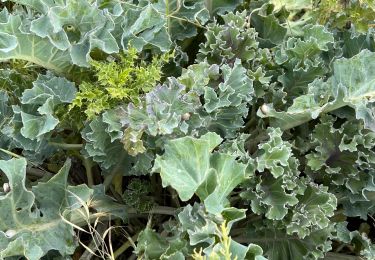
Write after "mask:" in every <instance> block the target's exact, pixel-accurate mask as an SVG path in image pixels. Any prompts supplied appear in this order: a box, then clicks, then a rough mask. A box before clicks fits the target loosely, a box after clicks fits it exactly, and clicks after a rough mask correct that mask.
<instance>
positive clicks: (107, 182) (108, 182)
mask: <svg viewBox="0 0 375 260" xmlns="http://www.w3.org/2000/svg"><path fill="white" fill-rule="evenodd" d="M124 158H125V153H123V154H122V155H121V157H120V160H119V162H120V163H119V164H117V165H116V166H115V168H114V169H113V170H112V171H111V172H110V174H109V175H107V176H106V177H105V179H104V182H103V185H104V188H105V190H107V189H108V187H109V185H111V183H112V180H113V178H114V177H115V175H116V174H118V173H119V171H120V169H121V166H122V164H121V162H122V161H123V160H124Z"/></svg>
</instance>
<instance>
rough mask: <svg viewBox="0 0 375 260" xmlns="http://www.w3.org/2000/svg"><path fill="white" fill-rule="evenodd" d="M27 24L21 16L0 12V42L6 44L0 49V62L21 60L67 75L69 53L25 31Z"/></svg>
mask: <svg viewBox="0 0 375 260" xmlns="http://www.w3.org/2000/svg"><path fill="white" fill-rule="evenodd" d="M28 23H29V21H28V20H27V18H26V17H24V15H22V14H9V13H8V11H7V9H6V8H4V9H3V10H2V11H1V12H0V33H1V36H2V37H1V38H2V39H1V42H3V44H6V47H5V46H3V48H2V49H0V61H6V60H10V59H21V60H26V61H29V62H33V63H35V64H38V65H39V66H41V67H44V68H47V69H50V70H53V71H56V72H57V73H60V74H64V73H68V72H69V71H70V70H71V68H72V64H71V58H70V56H69V52H67V51H63V50H60V49H58V48H56V47H55V46H53V45H52V44H51V42H50V41H49V40H48V39H47V38H41V37H39V36H37V35H36V34H33V33H30V32H27V31H25V30H27V29H26V28H25V27H26V24H28ZM0 47H1V45H0Z"/></svg>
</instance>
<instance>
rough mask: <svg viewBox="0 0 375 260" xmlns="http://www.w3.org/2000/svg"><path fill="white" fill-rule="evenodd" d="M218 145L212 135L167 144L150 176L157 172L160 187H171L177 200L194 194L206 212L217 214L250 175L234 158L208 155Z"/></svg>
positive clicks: (172, 141)
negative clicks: (175, 193) (159, 177)
mask: <svg viewBox="0 0 375 260" xmlns="http://www.w3.org/2000/svg"><path fill="white" fill-rule="evenodd" d="M221 141H222V139H221V138H220V137H219V136H218V135H217V134H214V133H207V134H205V135H204V136H202V137H201V138H199V139H196V138H192V137H182V138H179V139H175V140H171V141H169V142H167V144H166V146H165V153H164V154H163V155H162V156H157V158H156V160H155V165H154V168H153V172H160V176H161V179H162V181H163V186H164V187H166V186H172V187H173V188H174V189H175V190H176V191H177V193H178V194H179V196H180V198H181V200H183V201H186V200H189V199H190V198H191V197H192V196H193V195H194V194H197V195H198V196H199V197H200V199H201V200H202V201H204V203H205V205H206V207H207V210H208V211H209V212H211V213H220V212H222V210H223V209H224V207H225V206H227V205H228V201H227V199H226V197H227V196H228V195H229V193H230V192H231V191H232V190H233V189H234V188H235V187H236V186H237V185H238V184H240V183H241V182H242V181H243V180H245V178H247V177H248V176H249V175H250V174H251V172H250V171H249V169H248V168H247V167H248V166H247V165H245V164H242V163H239V162H237V161H236V160H235V157H232V156H230V155H228V154H220V153H213V154H212V151H213V149H214V148H215V147H217V146H218V145H219V144H220V142H221Z"/></svg>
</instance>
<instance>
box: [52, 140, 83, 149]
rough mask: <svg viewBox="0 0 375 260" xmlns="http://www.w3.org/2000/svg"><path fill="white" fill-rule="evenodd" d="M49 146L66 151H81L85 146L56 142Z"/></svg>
mask: <svg viewBox="0 0 375 260" xmlns="http://www.w3.org/2000/svg"><path fill="white" fill-rule="evenodd" d="M48 144H50V145H52V146H56V147H58V148H61V149H64V150H81V149H82V148H83V144H66V143H55V142H49V143H48Z"/></svg>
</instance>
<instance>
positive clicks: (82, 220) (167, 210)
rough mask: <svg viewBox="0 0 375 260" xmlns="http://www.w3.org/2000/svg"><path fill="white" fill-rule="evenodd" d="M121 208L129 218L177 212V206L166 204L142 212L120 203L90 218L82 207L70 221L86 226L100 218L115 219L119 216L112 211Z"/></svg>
mask: <svg viewBox="0 0 375 260" xmlns="http://www.w3.org/2000/svg"><path fill="white" fill-rule="evenodd" d="M120 209H125V210H126V212H127V218H137V217H139V216H140V215H145V216H148V215H150V214H157V215H169V216H174V215H175V214H176V210H177V209H176V208H171V207H165V206H157V207H154V208H153V209H151V210H150V211H146V212H141V213H139V212H138V211H137V210H135V209H133V208H129V207H127V206H125V205H122V204H118V205H114V206H112V208H111V209H109V210H108V211H107V212H98V213H93V214H91V215H90V216H89V217H88V218H84V217H83V216H82V214H81V213H80V212H79V210H81V209H77V210H75V211H73V212H72V213H71V218H70V221H71V222H72V223H73V224H75V225H77V226H80V227H83V226H86V225H87V224H88V223H93V222H95V221H96V220H97V219H98V218H100V219H101V221H105V220H114V219H117V218H119V217H117V216H114V215H111V211H116V210H120Z"/></svg>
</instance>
